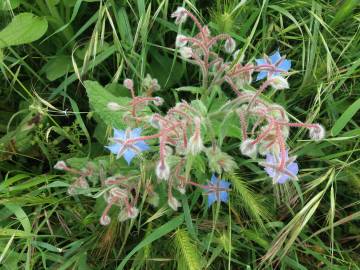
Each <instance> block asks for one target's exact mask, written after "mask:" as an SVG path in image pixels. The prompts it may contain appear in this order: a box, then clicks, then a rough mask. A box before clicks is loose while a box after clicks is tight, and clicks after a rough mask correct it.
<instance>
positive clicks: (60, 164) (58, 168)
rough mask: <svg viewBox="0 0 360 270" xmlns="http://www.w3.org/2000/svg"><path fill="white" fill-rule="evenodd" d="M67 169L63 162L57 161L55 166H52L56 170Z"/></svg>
mask: <svg viewBox="0 0 360 270" xmlns="http://www.w3.org/2000/svg"><path fill="white" fill-rule="evenodd" d="M66 168H67V165H66V163H65V161H63V160H59V161H58V162H56V164H55V166H54V169H57V170H64V169H66Z"/></svg>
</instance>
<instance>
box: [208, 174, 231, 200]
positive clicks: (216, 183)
mask: <svg viewBox="0 0 360 270" xmlns="http://www.w3.org/2000/svg"><path fill="white" fill-rule="evenodd" d="M229 187H230V183H229V182H227V181H224V180H223V179H220V180H219V179H218V178H217V177H216V176H215V175H214V174H213V175H212V176H211V181H210V182H209V184H208V186H207V187H206V188H205V190H206V194H207V195H208V206H209V207H210V206H211V205H212V204H213V203H214V202H215V201H219V202H227V201H228V199H229V194H228V190H229Z"/></svg>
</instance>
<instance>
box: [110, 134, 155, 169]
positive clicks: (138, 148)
mask: <svg viewBox="0 0 360 270" xmlns="http://www.w3.org/2000/svg"><path fill="white" fill-rule="evenodd" d="M141 131H142V130H141V128H134V129H133V130H131V129H130V128H128V129H126V130H125V131H123V130H118V129H116V128H114V137H113V138H112V141H114V142H115V143H114V144H111V145H108V146H105V148H107V149H109V150H110V152H111V153H113V154H116V159H118V158H120V157H121V156H124V158H125V160H126V161H127V163H128V164H129V165H130V162H131V160H132V159H133V158H134V157H135V156H137V155H138V154H140V153H141V152H143V151H146V150H149V149H150V147H149V146H148V145H147V143H146V142H144V140H138V141H135V142H132V143H127V141H128V140H130V139H136V138H139V137H141Z"/></svg>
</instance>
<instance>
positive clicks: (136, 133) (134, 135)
mask: <svg viewBox="0 0 360 270" xmlns="http://www.w3.org/2000/svg"><path fill="white" fill-rule="evenodd" d="M141 131H142V129H141V128H134V129H133V130H132V131H131V138H138V137H140V135H141Z"/></svg>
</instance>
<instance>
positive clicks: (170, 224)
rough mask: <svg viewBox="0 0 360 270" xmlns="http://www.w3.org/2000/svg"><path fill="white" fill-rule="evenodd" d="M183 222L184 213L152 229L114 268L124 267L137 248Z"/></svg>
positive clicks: (118, 269)
mask: <svg viewBox="0 0 360 270" xmlns="http://www.w3.org/2000/svg"><path fill="white" fill-rule="evenodd" d="M183 222H184V214H182V215H180V216H178V217H176V218H173V219H172V220H170V221H169V222H167V223H165V224H164V225H162V226H160V227H159V228H157V229H156V230H154V231H153V232H152V233H151V234H149V235H148V236H147V237H146V238H145V239H144V240H143V241H141V242H140V243H139V244H138V245H137V246H136V247H135V248H134V249H133V250H132V251H130V252H129V253H128V255H127V256H126V257H125V258H124V259H123V260H122V262H121V264H120V265H119V266H118V268H116V270H122V269H124V267H125V265H126V263H127V262H128V261H129V259H130V258H131V257H132V256H133V255H134V254H135V253H136V252H138V251H139V250H141V249H142V248H144V247H146V246H147V245H149V244H150V243H152V242H154V241H155V240H157V239H159V238H161V237H163V236H164V235H166V234H168V233H169V232H171V231H173V230H175V229H176V228H178V227H179V226H180V225H181V224H182V223H183Z"/></svg>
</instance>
